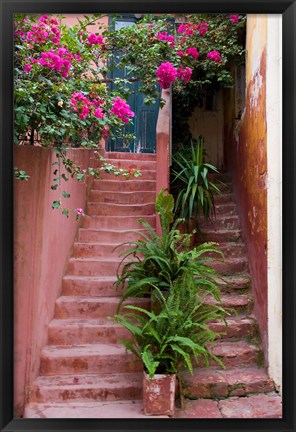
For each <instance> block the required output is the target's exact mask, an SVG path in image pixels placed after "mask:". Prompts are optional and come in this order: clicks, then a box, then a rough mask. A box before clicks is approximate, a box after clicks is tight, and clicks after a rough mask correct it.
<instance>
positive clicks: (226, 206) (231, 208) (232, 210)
mask: <svg viewBox="0 0 296 432" xmlns="http://www.w3.org/2000/svg"><path fill="white" fill-rule="evenodd" d="M215 213H216V216H218V217H219V216H222V215H227V216H233V215H238V211H237V206H236V204H235V203H223V204H217V205H216V206H215Z"/></svg>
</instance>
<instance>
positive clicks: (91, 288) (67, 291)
mask: <svg viewBox="0 0 296 432" xmlns="http://www.w3.org/2000/svg"><path fill="white" fill-rule="evenodd" d="M116 280H117V278H116V276H115V275H112V276H73V275H72V276H71V275H66V276H64V277H63V285H62V294H63V295H65V296H66V295H70V296H95V297H112V296H113V297H114V296H118V297H120V296H121V295H122V289H121V288H118V289H116V288H115V286H114V284H115V282H116Z"/></svg>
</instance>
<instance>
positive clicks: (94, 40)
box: [87, 33, 104, 45]
mask: <svg viewBox="0 0 296 432" xmlns="http://www.w3.org/2000/svg"><path fill="white" fill-rule="evenodd" d="M87 41H88V44H89V45H103V44H104V39H103V37H102V36H101V35H98V36H97V35H95V34H94V33H90V34H89V35H88V36H87Z"/></svg>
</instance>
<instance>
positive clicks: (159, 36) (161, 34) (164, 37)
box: [156, 31, 175, 47]
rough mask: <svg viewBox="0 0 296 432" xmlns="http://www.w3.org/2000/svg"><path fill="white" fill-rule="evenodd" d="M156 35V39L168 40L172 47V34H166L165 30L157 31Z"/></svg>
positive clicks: (173, 42) (173, 41) (173, 40)
mask: <svg viewBox="0 0 296 432" xmlns="http://www.w3.org/2000/svg"><path fill="white" fill-rule="evenodd" d="M156 37H157V39H158V40H164V41H167V42H169V43H170V44H171V46H172V47H174V45H175V38H174V36H170V35H168V34H167V32H165V31H164V32H159V33H158V34H157V35H156Z"/></svg>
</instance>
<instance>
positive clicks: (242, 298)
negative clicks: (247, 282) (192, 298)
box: [205, 294, 253, 313]
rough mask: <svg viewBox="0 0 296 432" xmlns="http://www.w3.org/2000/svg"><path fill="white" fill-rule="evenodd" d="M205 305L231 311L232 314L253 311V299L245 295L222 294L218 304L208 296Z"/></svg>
mask: <svg viewBox="0 0 296 432" xmlns="http://www.w3.org/2000/svg"><path fill="white" fill-rule="evenodd" d="M205 303H206V304H212V305H213V304H218V305H219V306H222V307H225V308H230V309H233V311H234V312H233V313H250V312H251V311H252V309H253V297H251V296H249V295H245V294H222V295H221V298H220V302H217V301H216V300H215V299H214V298H213V297H212V296H208V297H207V298H206V299H205Z"/></svg>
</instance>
